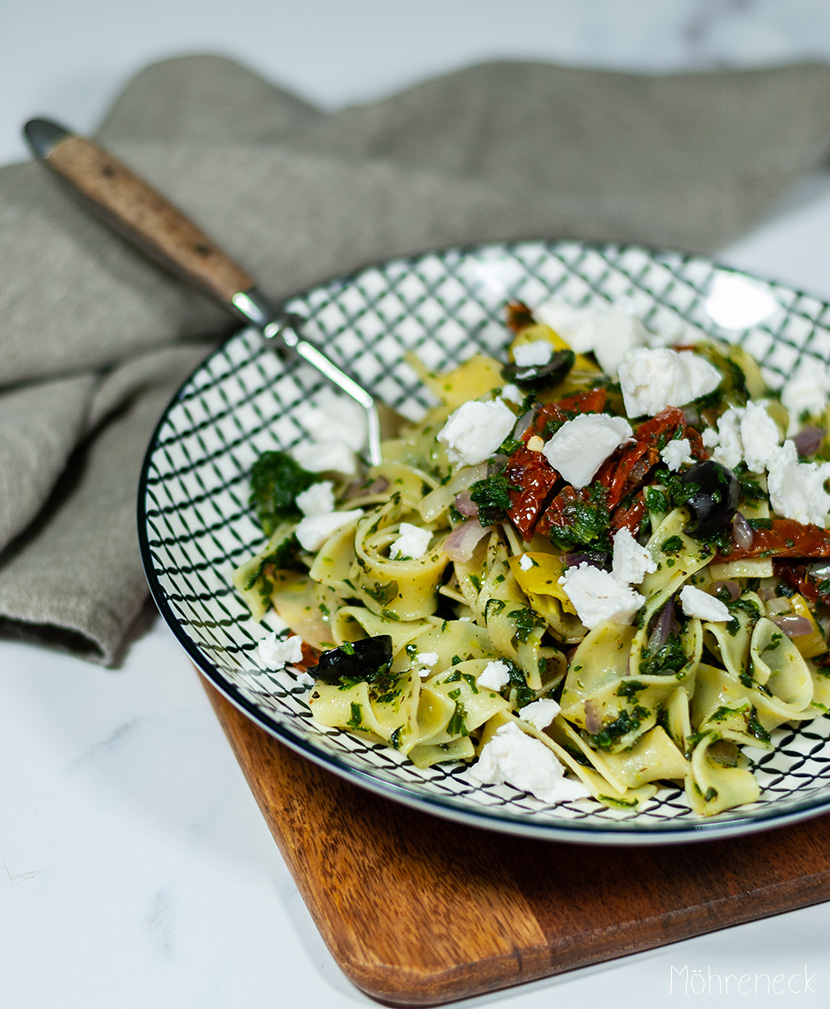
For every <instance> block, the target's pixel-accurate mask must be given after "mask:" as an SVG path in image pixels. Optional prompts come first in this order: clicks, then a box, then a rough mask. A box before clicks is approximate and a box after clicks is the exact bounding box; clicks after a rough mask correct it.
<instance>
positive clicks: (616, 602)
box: [559, 564, 645, 630]
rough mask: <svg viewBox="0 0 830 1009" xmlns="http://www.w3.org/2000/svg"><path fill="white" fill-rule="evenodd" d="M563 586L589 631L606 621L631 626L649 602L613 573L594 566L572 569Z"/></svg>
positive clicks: (563, 579) (562, 579) (563, 577)
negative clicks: (636, 615) (636, 614)
mask: <svg viewBox="0 0 830 1009" xmlns="http://www.w3.org/2000/svg"><path fill="white" fill-rule="evenodd" d="M559 584H560V585H561V586H562V587H563V588H564V590H565V594H566V595H567V597H568V599H570V601H571V602H572V603H573V605H574V607H575V609H576V612H577V615H578V616H579V619H580V620H581V621H582V623H583V624H585V626H586V627H587V628H588V629H589V630H591V629H592V628H594V627H596V626H598V625H599V624H601V623H602V622H603V621H604V620H610V621H611V622H612V623H615V624H630V623H631V620H632V619H633V617H634V614H635V613H636V612H637V610H639V608H640V607H641V606H642V605H643V603H644V602H645V599H644V598H643V596H641V595H640V593H639V592H635V591H634V589H632V588H631V587H630V586H629V585H623V584H622V583H620V582H619V581H617V579H616V578H615V577H614V576H613V575H612V574H611V572H610V571H602V570H600V568H595V567H592V566H591V565H590V564H580V565H578V566H577V567H575V568H568V570H567V571H566V572H565V574H564V575H563V576H562V577H561V578H560V579H559Z"/></svg>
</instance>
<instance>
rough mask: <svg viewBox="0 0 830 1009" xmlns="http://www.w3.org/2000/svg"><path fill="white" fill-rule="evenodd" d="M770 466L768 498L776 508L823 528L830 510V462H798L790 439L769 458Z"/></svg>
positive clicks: (787, 514) (786, 514) (788, 516)
mask: <svg viewBox="0 0 830 1009" xmlns="http://www.w3.org/2000/svg"><path fill="white" fill-rule="evenodd" d="M768 470H769V477H768V479H767V487H768V490H769V499H770V504H771V505H772V507H773V508H774V509H775V511H776V512H778V514H779V515H781V516H783V517H784V518H788V519H795V520H796V522H807V523H814V524H815V525H818V526H821V527H822V528H823V527H824V524H825V520H826V518H827V513H828V511H830V494H828V493H827V491H826V490H825V489H824V483H825V481H826V480H828V479H830V462H823V463H814V462H799V461H798V452H797V451H796V447H795V444H794V443H793V442H791V441H789V440H788V441H785V442H784V444H783V445H781V446H780V447H779V448H778V449H777V450H776V452H775V453H774V455H773V456H772V458H771V459H770V460H769V465H768Z"/></svg>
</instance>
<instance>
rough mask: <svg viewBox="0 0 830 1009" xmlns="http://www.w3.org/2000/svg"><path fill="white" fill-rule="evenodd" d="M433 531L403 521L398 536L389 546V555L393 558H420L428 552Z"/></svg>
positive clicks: (415, 559)
mask: <svg viewBox="0 0 830 1009" xmlns="http://www.w3.org/2000/svg"><path fill="white" fill-rule="evenodd" d="M431 539H432V533H431V532H430V530H429V529H423V528H421V526H416V525H412V523H411V522H401V524H400V526H399V527H398V538H397V539H396V540H395V542H394V543H393V544H392V546H390V547H389V556H390V557H391V558H392V559H393V560H396V559H399V558H402V557H409V558H411V559H412V560H414V561H417V560H420V559H421V558H422V557H423V556H424V554H425V553H426V552H427V547H428V546H429V541H430V540H431Z"/></svg>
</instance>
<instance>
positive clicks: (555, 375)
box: [501, 350, 576, 387]
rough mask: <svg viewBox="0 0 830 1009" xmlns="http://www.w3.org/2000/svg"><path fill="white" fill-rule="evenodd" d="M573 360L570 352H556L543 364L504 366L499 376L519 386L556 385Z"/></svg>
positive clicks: (565, 374) (572, 364)
mask: <svg viewBox="0 0 830 1009" xmlns="http://www.w3.org/2000/svg"><path fill="white" fill-rule="evenodd" d="M575 360H576V355H575V354H574V352H573V351H572V350H557V351H554V353H553V354H552V355H551V358H550V360H549V361H547V362H546V363H545V364H527V365H524V366H522V365H518V364H515V363H514V364H505V365H504V366H503V367H502V369H501V375H502V378H503V379H504V380H505V381H506V382H518V384H519V385H527V386H531V387H533V386H537V385H557V384H558V383H559V382H561V381H562V380H563V379H564V378H566V377H567V376H568V374H569V372H570V370H571V368H573V366H574V361H575Z"/></svg>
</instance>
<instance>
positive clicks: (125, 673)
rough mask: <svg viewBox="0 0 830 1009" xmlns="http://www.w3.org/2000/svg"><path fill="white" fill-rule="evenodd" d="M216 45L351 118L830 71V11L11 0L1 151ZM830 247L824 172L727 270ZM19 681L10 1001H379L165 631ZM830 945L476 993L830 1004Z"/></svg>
mask: <svg viewBox="0 0 830 1009" xmlns="http://www.w3.org/2000/svg"><path fill="white" fill-rule="evenodd" d="M192 52H216V53H222V54H225V55H229V56H234V57H236V58H238V59H242V60H243V61H245V62H247V63H248V64H249V65H251V66H252V67H253V68H254V69H257V70H259V71H260V72H262V73H263V74H265V75H266V76H268V77H270V78H271V79H272V80H274V81H275V82H277V83H279V84H282V85H283V86H287V87H290V88H293V89H295V90H297V91H298V92H300V93H301V94H302V95H303V96H304V97H306V98H308V99H310V100H312V101H316V102H318V103H320V104H321V105H323V106H324V107H326V108H330V109H335V108H338V107H341V106H343V105H345V104H349V103H356V102H361V101H369V100H372V99H374V98H377V97H381V96H383V95H385V94H388V93H390V92H392V91H395V90H398V89H400V88H403V87H405V86H407V85H409V84H411V83H414V82H416V81H418V80H421V79H423V78H424V77H427V76H429V75H431V74H433V73H437V72H443V71H447V70H451V69H455V68H457V67H460V66H462V65H464V64H466V63H468V62H472V61H478V60H483V59H492V58H523V59H544V60H550V61H558V62H563V63H569V64H576V65H583V66H600V67H613V68H623V69H642V70H672V69H698V68H713V67H724V66H751V65H758V64H765V63H771V62H776V61H795V60H802V59H806V58H818V59H830V4H827V3H826V2H824V0H812V2H810V0H801V2H799V0H790V2H788V3H786V4H785V3H782V2H779V0H731V2H727V0H674V2H671V3H666V2H663V0H627V2H625V3H620V2H614V0H595V2H590V0H585V2H580V0H573V2H570V0H568V2H556V0H547V2H546V0H510V2H497V0H418V2H417V3H403V2H400V0H340V2H337V0H328V2H326V0H297V2H296V3H292V4H288V3H284V2H269V0H237V2H235V3H233V4H221V3H219V2H217V0H204V2H202V3H200V4H198V5H197V4H192V3H186V2H185V0H143V2H142V3H141V4H138V3H130V4H123V3H113V2H112V0H109V2H106V3H105V2H104V0H76V2H74V3H68V2H66V0H40V2H37V0H30V2H28V3H26V4H23V3H20V2H16V3H12V2H11V0H6V4H5V5H4V6H0V96H2V97H0V162H9V161H14V160H22V159H24V158H25V157H26V151H25V149H24V147H23V144H22V142H21V140H20V126H21V124H22V123H23V122H24V121H25V120H26V119H27V118H29V117H31V116H33V115H38V114H41V115H48V116H51V117H54V118H58V119H62V120H64V121H66V122H67V123H69V124H70V125H72V126H74V127H76V128H78V129H80V130H82V131H88V130H91V129H93V128H94V127H95V125H96V122H97V120H98V118H99V117H100V116H101V115H102V114H103V112H104V110H105V109H106V108H107V106H108V104H109V103H110V102H111V100H112V99H113V98H114V97H115V95H116V94H117V92H118V91H119V90H120V88H121V87H122V86H123V85H124V84H125V83H126V82H127V80H128V79H129V78H130V77H131V76H132V75H133V74H134V73H135V72H136V71H138V70H139V69H141V67H142V66H143V65H145V64H146V63H148V62H150V61H153V60H157V59H162V58H166V57H169V56H173V55H180V54H185V53H192ZM829 100H830V98H829ZM828 140H829V142H828V148H830V138H828ZM828 236H830V178H828V176H827V175H825V174H822V173H819V174H817V175H816V176H814V177H813V178H811V179H808V180H805V182H804V183H803V184H802V185H800V186H799V187H797V189H796V190H795V191H794V192H793V193H792V194H791V196H790V197H789V198H788V200H787V201H786V202H785V205H784V206H782V207H780V208H777V209H776V210H775V211H774V212H772V213H771V215H770V219H769V221H768V222H767V223H766V224H765V225H764V226H763V227H761V228H759V229H757V230H756V231H755V232H754V233H752V234H750V235H747V236H746V237H745V238H744V239H743V240H742V241H740V242H739V243H736V244H735V245H734V246H733V247H732V248H730V249H726V250H723V252H722V254H721V255H720V256H719V258H720V259H721V260H724V261H726V262H729V263H733V264H735V265H739V266H743V267H746V268H749V269H753V270H756V271H757V272H760V273H762V274H763V275H765V276H771V277H775V278H778V279H782V280H785V281H789V282H792V283H794V284H795V285H797V286H799V287H801V288H805V289H807V290H808V291H812V292H814V293H817V294H819V295H822V296H824V297H828V298H830V257H828V252H829V251H830V237H828ZM0 275H1V274H0ZM1 369H2V364H0V374H1ZM0 688H2V693H0V697H2V700H0V1006H3V1007H4V1009H6V1007H8V1009H51V1007H56V1006H62V1007H65V1009H74V1007H81V1006H83V1007H85V1009H101V1007H116V1009H131V1007H134V1006H135V1007H138V1006H141V1007H144V1006H153V1007H155V1009H168V1007H170V1009H189V1007H194V1009H195V1007H215V1009H247V1007H249V1006H250V1007H253V1006H257V1007H266V1006H271V1005H286V1006H290V1005H295V1004H299V1003H300V1002H302V1003H303V1004H304V1005H305V1006H306V1007H307V1009H317V1007H323V1006H325V1007H326V1009H340V1007H347V1006H362V1005H372V1004H373V1003H372V1002H371V1001H370V1000H369V999H368V998H366V997H364V996H363V995H362V994H361V993H360V992H358V991H357V990H356V989H355V988H353V987H352V986H351V984H350V983H349V982H348V981H347V980H346V979H345V978H344V977H343V975H342V974H341V973H340V971H339V969H338V968H337V967H336V965H335V964H334V962H333V961H332V959H331V957H330V955H329V954H328V951H327V950H326V948H325V946H324V945H323V943H322V941H321V940H320V938H319V936H318V934H317V932H316V930H315V928H314V926H313V924H312V923H311V920H310V918H309V916H308V914H307V912H306V910H305V907H304V905H303V903H302V900H301V899H300V897H299V895H298V893H297V891H296V889H295V887H294V884H293V882H292V880H291V878H290V876H289V874H288V872H287V870H286V869H285V867H284V865H283V863H282V861H281V859H280V856H279V853H278V851H277V849H276V846H275V845H274V843H273V841H272V839H271V837H270V834H269V833H268V830H267V828H266V826H265V823H264V821H263V820H262V818H261V816H260V814H259V812H258V810H257V808H256V805H255V803H254V800H253V798H252V797H251V795H250V792H249V791H248V789H247V787H246V785H245V783H244V781H243V779H242V776H241V773H240V772H239V770H238V768H237V766H236V763H235V761H234V759H233V757H232V755H231V752H230V749H229V748H228V746H227V744H226V742H225V739H224V736H223V734H222V732H221V730H220V728H219V726H218V723H217V722H216V719H215V718H214V716H213V714H212V711H211V710H210V708H209V706H208V703H207V700H206V698H205V696H204V693H203V691H202V688H201V686H200V684H199V682H198V679H197V677H196V675H195V674H194V673H193V671H192V669H191V668H190V666H189V663H188V662H187V660H186V658H185V655H184V653H183V652H182V651H181V650H180V649H179V647H178V645H177V644H176V643H175V641H174V640H173V638H172V635H170V633H169V632H168V631H167V630H166V628H165V627H163V626H162V625H161V624H160V623H159V622H158V621H157V622H156V623H155V624H154V625H153V626H152V628H151V629H150V630H149V631H148V632H147V633H145V634H144V635H143V636H142V637H141V638H140V639H139V640H138V642H137V643H136V644H135V645H134V646H133V647H132V649H131V650H130V652H129V654H128V656H127V658H126V661H125V663H124V665H123V667H122V668H121V669H119V670H116V671H106V670H102V669H99V668H97V667H93V666H89V665H86V664H84V663H81V662H79V661H76V660H73V659H69V658H66V657H63V656H59V655H56V654H53V653H50V652H46V651H43V650H40V649H36V648H33V647H28V646H24V645H20V644H14V643H10V642H0ZM677 856H678V858H679V859H682V857H683V849H682V848H680V849H678V850H677ZM751 886H752V880H751V879H748V880H747V887H748V888H750V887H751ZM827 896H830V895H827ZM828 935H830V905H819V906H817V907H814V908H809V909H804V910H801V911H798V912H793V913H790V914H787V915H783V916H779V917H777V918H773V919H768V920H765V921H760V922H756V923H753V924H750V925H745V926H741V927H739V928H732V929H729V930H726V931H724V932H719V933H714V934H712V935H709V936H703V937H700V938H697V939H694V940H690V941H687V942H683V943H679V944H676V945H674V946H671V947H665V948H662V949H658V950H654V951H652V952H647V953H643V954H639V955H636V956H633V957H628V958H625V959H622V960H617V961H614V962H611V963H608V964H604V965H600V966H597V967H591V968H585V969H583V970H579V971H574V972H572V973H570V974H567V975H563V976H560V977H556V978H551V979H548V980H545V981H540V982H537V983H534V984H532V985H528V986H525V987H523V988H521V989H516V990H513V991H508V992H503V993H499V994H496V995H492V996H487V997H482V998H479V999H474V1000H471V1001H470V1002H469V1003H465V1004H469V1005H476V1006H478V1005H481V1006H484V1005H488V1006H489V1005H493V1006H499V1007H505V1009H507V1007H509V1009H537V1007H538V1009H541V1007H543V1006H544V1007H548V1006H550V1005H553V1004H555V1003H559V1004H563V1005H576V1004H582V1005H590V1004H592V1003H595V1002H598V1001H600V1000H607V999H609V998H613V1000H614V1004H615V1006H618V1007H622V1009H625V1007H629V1006H632V1007H633V1006H638V1007H641V1009H651V1007H657V1006H661V1007H663V1006H666V1005H667V1004H669V1005H670V1004H672V1003H673V1002H675V1001H676V1002H677V1003H679V1004H683V1003H685V1002H689V1001H690V1000H691V1001H692V1002H697V1003H700V1002H703V1001H707V1000H708V999H714V1000H715V1004H726V1003H732V1002H735V1003H738V1004H743V1003H746V1004H767V1003H769V1004H770V1005H776V1006H798V1005H827V1004H830V969H828V968H827V967H825V966H824V963H825V961H826V937H827V936H828ZM684 966H687V967H688V972H689V976H691V974H692V972H693V971H695V970H700V971H702V972H703V976H704V977H706V976H707V974H708V971H710V970H711V972H712V973H713V974H721V975H725V974H726V973H731V974H737V975H741V974H743V973H749V974H755V973H769V974H775V973H781V974H784V975H785V976H786V977H787V978H790V977H791V976H792V977H793V978H794V980H793V985H794V986H795V984H796V981H795V977H796V976H797V975H799V974H801V976H802V983H803V971H804V969H805V967H806V970H807V972H808V974H812V975H814V976H813V978H812V982H811V984H812V987H813V988H814V989H815V992H816V994H815V995H809V994H780V995H776V996H770V997H769V998H764V997H758V998H753V997H751V996H741V995H734V996H732V997H731V998H729V999H727V998H725V997H720V998H719V997H718V996H717V995H716V994H712V995H706V994H704V995H693V994H691V993H690V994H688V995H684V994H683V993H682V985H680V984H679V983H678V978H677V971H679V970H681V969H682V968H683V967H684ZM672 979H673V980H674V986H673V990H672V989H671V988H670V985H671V982H672ZM733 990H734V983H733Z"/></svg>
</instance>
